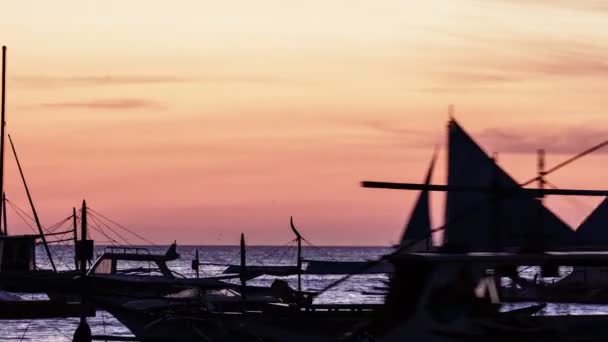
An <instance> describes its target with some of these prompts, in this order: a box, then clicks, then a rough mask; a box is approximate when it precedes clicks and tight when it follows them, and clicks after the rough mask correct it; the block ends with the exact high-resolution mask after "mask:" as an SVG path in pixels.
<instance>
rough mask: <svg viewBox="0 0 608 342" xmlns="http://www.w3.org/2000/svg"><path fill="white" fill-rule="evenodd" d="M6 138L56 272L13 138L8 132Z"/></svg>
mask: <svg viewBox="0 0 608 342" xmlns="http://www.w3.org/2000/svg"><path fill="white" fill-rule="evenodd" d="M8 140H9V142H10V143H11V148H12V149H13V154H14V155H15V161H16V162H17V167H18V168H19V174H20V175H21V180H22V181H23V186H24V187H25V193H26V194H27V199H28V200H29V201H30V206H31V207H32V213H33V214H34V220H36V226H37V227H38V233H39V234H40V239H42V244H43V245H44V249H45V250H46V255H47V256H48V257H49V261H50V263H51V266H52V267H53V272H57V268H56V267H55V262H54V261H53V255H52V254H51V250H50V249H49V245H48V243H47V242H46V237H45V236H44V232H43V231H42V225H40V219H39V218H38V212H36V207H35V206H34V201H33V200H32V195H31V194H30V189H29V188H28V187H27V182H26V181H25V176H24V175H23V169H21V163H19V158H18V157H17V151H16V150H15V145H14V144H13V139H11V136H10V134H9V136H8Z"/></svg>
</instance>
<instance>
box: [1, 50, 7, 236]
mask: <svg viewBox="0 0 608 342" xmlns="http://www.w3.org/2000/svg"><path fill="white" fill-rule="evenodd" d="M5 105H6V46H2V109H1V112H2V113H1V118H0V194H4V126H6V120H5V116H4V110H5ZM1 205H2V207H4V201H2V204H1ZM4 212H6V210H4ZM3 214H4V213H3V210H0V218H2V215H3ZM5 216H6V215H5ZM5 223H6V221H5ZM1 224H2V220H0V225H1ZM1 231H2V227H1V226H0V232H1ZM4 232H5V233H6V227H4Z"/></svg>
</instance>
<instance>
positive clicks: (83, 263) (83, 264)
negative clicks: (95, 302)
mask: <svg viewBox="0 0 608 342" xmlns="http://www.w3.org/2000/svg"><path fill="white" fill-rule="evenodd" d="M81 215H82V217H81V219H80V221H81V222H80V241H81V243H82V248H85V247H84V244H85V243H86V240H87V201H85V200H82V214H81ZM80 272H81V273H82V276H83V277H84V276H85V275H86V274H87V258H85V256H84V254H83V255H81V257H80Z"/></svg>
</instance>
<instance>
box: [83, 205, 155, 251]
mask: <svg viewBox="0 0 608 342" xmlns="http://www.w3.org/2000/svg"><path fill="white" fill-rule="evenodd" d="M87 209H89V210H90V211H91V212H92V213H94V214H96V215H97V216H100V217H101V218H103V219H105V220H106V221H108V222H111V223H113V224H114V225H116V226H117V227H118V228H120V229H122V230H124V231H126V232H128V233H130V234H131V235H133V236H135V237H137V238H139V239H141V240H142V241H144V242H146V243H148V244H150V245H152V246H158V245H157V244H155V243H154V242H152V241H150V240H148V239H146V238H145V237H143V236H141V235H139V234H137V233H135V232H134V231H132V230H130V229H129V228H127V227H125V226H123V225H121V224H120V223H118V222H116V221H114V220H112V219H110V218H108V217H106V216H104V215H103V214H101V213H100V212H98V211H96V210H94V209H92V208H90V207H87Z"/></svg>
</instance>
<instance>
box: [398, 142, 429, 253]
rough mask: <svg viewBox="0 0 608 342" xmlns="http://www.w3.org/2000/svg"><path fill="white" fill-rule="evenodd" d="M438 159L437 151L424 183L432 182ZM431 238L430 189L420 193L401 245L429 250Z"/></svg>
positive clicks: (413, 249) (412, 248)
mask: <svg viewBox="0 0 608 342" xmlns="http://www.w3.org/2000/svg"><path fill="white" fill-rule="evenodd" d="M436 159H437V151H435V153H434V154H433V158H432V159H431V164H430V166H429V169H428V171H427V174H426V178H425V179H424V184H425V185H429V184H431V178H432V177H433V169H434V168H435V160H436ZM431 242H432V238H431V217H430V208H429V191H428V190H422V191H420V194H419V195H418V199H417V200H416V204H415V205H414V209H413V210H412V213H411V214H410V219H409V221H408V222H407V224H406V226H405V230H404V231H403V235H402V236H401V243H400V247H407V249H408V251H410V252H411V251H420V250H427V249H429V247H430V246H431V245H432V243H431Z"/></svg>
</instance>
